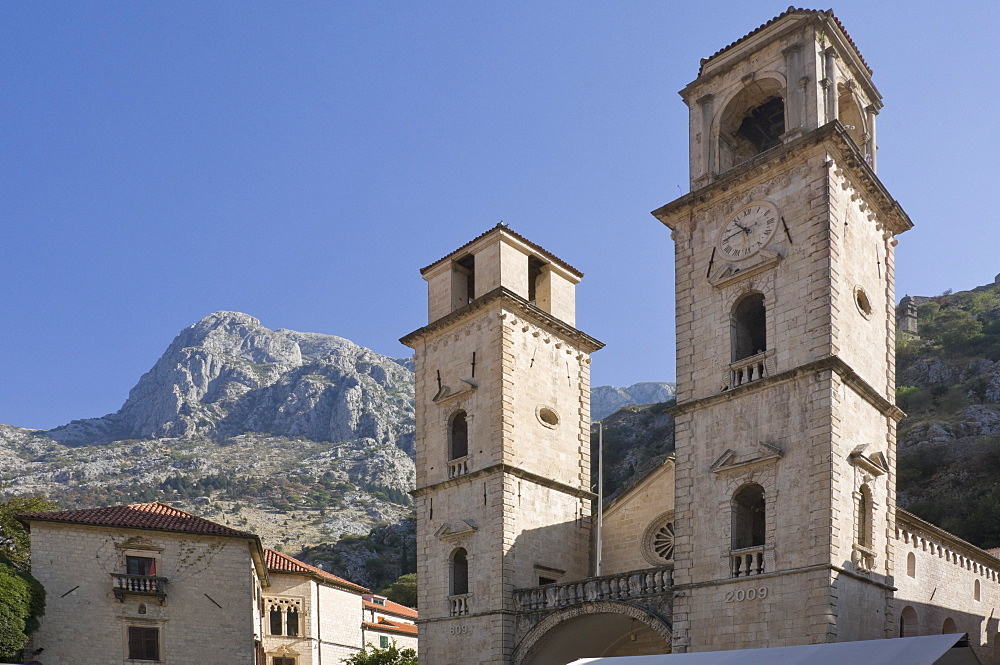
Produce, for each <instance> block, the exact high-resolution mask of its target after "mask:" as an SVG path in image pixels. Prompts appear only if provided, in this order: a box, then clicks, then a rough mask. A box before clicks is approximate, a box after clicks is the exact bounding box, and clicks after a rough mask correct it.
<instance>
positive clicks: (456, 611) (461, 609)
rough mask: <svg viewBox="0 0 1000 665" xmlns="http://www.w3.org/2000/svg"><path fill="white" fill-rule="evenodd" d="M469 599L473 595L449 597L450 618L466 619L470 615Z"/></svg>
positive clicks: (465, 594)
mask: <svg viewBox="0 0 1000 665" xmlns="http://www.w3.org/2000/svg"><path fill="white" fill-rule="evenodd" d="M469 598H472V594H471V593H463V594H458V595H455V596H448V605H449V611H448V616H453V617H464V616H466V615H467V614H468V613H469Z"/></svg>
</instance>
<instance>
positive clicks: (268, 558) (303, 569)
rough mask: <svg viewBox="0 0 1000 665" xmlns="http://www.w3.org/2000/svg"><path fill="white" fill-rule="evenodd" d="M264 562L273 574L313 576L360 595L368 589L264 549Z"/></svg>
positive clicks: (279, 553)
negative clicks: (357, 592)
mask: <svg viewBox="0 0 1000 665" xmlns="http://www.w3.org/2000/svg"><path fill="white" fill-rule="evenodd" d="M264 561H265V562H266V563H267V569H268V570H269V571H271V572H274V573H294V574H298V575H315V576H316V577H320V578H323V579H325V580H327V581H329V582H334V583H335V584H338V585H340V586H343V587H347V588H349V589H351V590H354V591H359V592H361V593H364V592H366V591H368V589H366V588H364V587H363V586H360V585H357V584H355V583H353V582H348V581H347V580H345V579H344V578H343V577H337V576H336V575H334V574H333V573H328V572H326V571H325V570H323V569H322V568H317V567H316V566H310V565H309V564H308V563H305V562H303V561H299V560H298V559H295V558H292V557H290V556H288V555H287V554H282V553H281V552H278V551H275V550H269V549H267V548H264Z"/></svg>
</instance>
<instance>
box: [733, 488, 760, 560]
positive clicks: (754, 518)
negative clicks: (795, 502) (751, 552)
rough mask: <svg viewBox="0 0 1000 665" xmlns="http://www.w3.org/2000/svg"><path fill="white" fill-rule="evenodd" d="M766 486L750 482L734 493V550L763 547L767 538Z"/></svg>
mask: <svg viewBox="0 0 1000 665" xmlns="http://www.w3.org/2000/svg"><path fill="white" fill-rule="evenodd" d="M765 527H766V519H765V508H764V488H763V487H761V486H760V485H758V484H757V483H749V484H747V485H744V486H743V487H741V488H740V489H739V491H738V492H736V494H734V495H733V542H732V548H733V549H734V550H742V549H746V548H747V547H762V546H763V545H764V538H765V535H764V534H765Z"/></svg>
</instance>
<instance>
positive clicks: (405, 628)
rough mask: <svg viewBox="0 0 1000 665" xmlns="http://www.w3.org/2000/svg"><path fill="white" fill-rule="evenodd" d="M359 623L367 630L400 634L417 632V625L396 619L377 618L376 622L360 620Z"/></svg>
mask: <svg viewBox="0 0 1000 665" xmlns="http://www.w3.org/2000/svg"><path fill="white" fill-rule="evenodd" d="M361 625H362V626H364V627H365V628H368V629H369V630H378V631H381V632H383V633H400V634H401V635H416V634H417V627H416V626H414V625H413V624H412V623H401V622H397V621H389V620H388V619H379V620H378V623H372V622H371V621H362V622H361Z"/></svg>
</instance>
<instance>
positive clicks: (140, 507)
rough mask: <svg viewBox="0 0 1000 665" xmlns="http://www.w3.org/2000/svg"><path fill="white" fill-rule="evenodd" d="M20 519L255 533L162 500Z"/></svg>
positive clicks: (211, 533)
mask: <svg viewBox="0 0 1000 665" xmlns="http://www.w3.org/2000/svg"><path fill="white" fill-rule="evenodd" d="M17 517H18V519H19V520H21V521H22V522H26V523H27V522H61V523H64V524H83V525H87V526H109V527H118V528H123V529H149V530H155V531H173V532H176V533H191V534H198V535H203V536H225V537H229V538H250V539H253V540H257V536H256V535H254V534H252V533H248V532H246V531H238V530H236V529H230V528H229V527H228V526H225V525H223V524H219V523H217V522H212V521H210V520H206V519H204V518H202V517H197V516H195V515H192V514H191V513H187V512H184V511H183V510H180V509H179V508H174V507H173V506H171V505H168V504H166V503H161V502H159V501H154V502H152V503H132V504H129V505H127V506H109V507H107V508H87V509H83V510H57V511H53V512H49V513H25V514H23V515H18V516H17Z"/></svg>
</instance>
